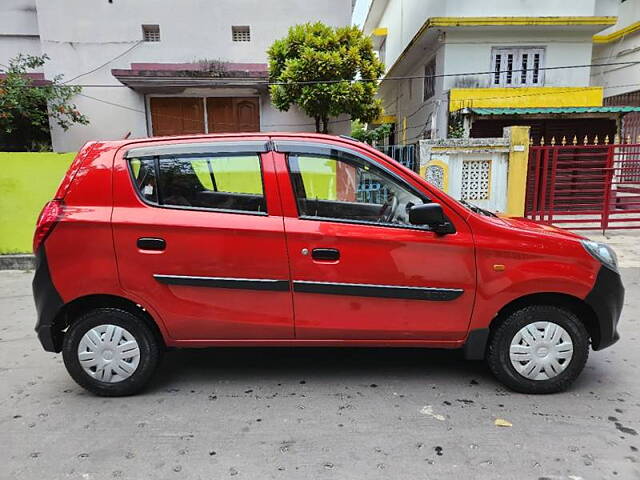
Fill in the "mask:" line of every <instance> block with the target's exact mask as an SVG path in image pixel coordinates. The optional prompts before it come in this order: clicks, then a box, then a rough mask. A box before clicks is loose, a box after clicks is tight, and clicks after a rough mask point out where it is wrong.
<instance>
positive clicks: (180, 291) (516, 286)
mask: <svg viewBox="0 0 640 480" xmlns="http://www.w3.org/2000/svg"><path fill="white" fill-rule="evenodd" d="M33 247H34V251H35V253H36V256H37V269H36V274H35V278H34V281H33V292H34V297H35V302H36V306H37V311H38V322H37V326H36V331H37V333H38V337H39V339H40V341H41V343H42V345H43V347H44V349H45V350H47V351H51V352H60V351H62V353H63V358H64V362H65V365H66V367H67V369H68V371H69V373H70V374H71V376H72V377H73V379H74V380H75V381H76V382H77V383H79V384H80V385H82V386H83V387H85V388H86V389H88V390H90V391H92V392H95V393H97V394H99V395H111V396H115V395H127V394H132V393H134V392H136V391H138V390H139V389H141V388H142V387H143V386H144V385H145V384H146V383H147V382H148V381H149V379H150V378H151V376H152V374H153V372H154V370H155V369H156V367H157V365H158V363H159V361H160V358H161V354H162V352H163V350H164V349H166V348H167V347H212V346H238V347H240V346H242V347H249V346H292V345H295V346H298V345H299V346H385V347H435V348H461V349H463V350H464V353H465V356H466V358H469V359H483V358H486V359H487V361H488V364H489V367H490V369H491V371H492V372H493V373H494V374H495V376H496V377H497V378H498V379H499V380H501V381H502V382H503V383H505V384H506V385H508V386H509V387H511V388H512V389H514V390H517V391H520V392H527V393H550V392H556V391H560V390H562V389H564V388H566V387H567V386H568V385H569V384H570V383H571V382H572V381H573V380H574V379H575V378H576V377H577V376H578V375H579V373H580V372H581V371H582V369H583V367H584V365H585V362H586V361H587V356H588V353H589V344H591V346H592V348H593V349H594V350H600V349H603V348H605V347H608V346H609V345H611V344H613V343H614V342H615V341H616V340H617V339H618V334H617V332H616V324H617V322H618V318H619V316H620V310H621V308H622V304H623V295H624V289H623V286H622V283H621V280H620V275H619V273H618V271H617V266H616V257H615V254H614V252H613V251H612V250H611V249H610V248H609V247H607V246H606V245H603V244H598V243H594V242H590V241H588V240H586V239H584V238H582V237H580V236H578V235H575V234H573V233H570V232H567V231H564V230H561V229H558V228H553V227H549V226H543V225H539V224H536V223H533V222H529V221H526V220H524V219H516V218H505V217H500V216H496V215H494V214H492V213H490V212H487V211H484V210H482V209H480V208H478V207H475V206H473V205H470V204H462V203H459V202H457V201H456V200H454V199H452V198H451V197H449V196H447V195H446V194H445V193H443V192H442V191H440V190H438V189H436V188H434V187H433V186H432V185H430V184H429V183H427V182H426V181H425V180H424V179H423V178H421V177H420V176H418V175H416V174H415V173H414V172H412V171H410V170H409V169H407V168H405V167H403V166H402V165H400V164H398V163H396V162H395V161H393V160H391V159H390V158H388V157H386V156H385V155H383V154H381V153H380V152H379V151H377V150H375V149H373V148H371V147H369V146H368V145H365V144H363V143H360V142H357V141H354V140H351V139H348V138H343V137H333V136H327V135H316V134H242V135H212V136H193V137H174V138H154V139H145V140H135V141H133V140H128V141H119V142H94V143H89V144H87V145H86V146H85V147H84V148H83V149H82V150H81V151H80V153H79V154H78V156H77V157H76V159H75V161H74V162H73V164H72V165H71V167H70V169H69V171H68V173H67V175H66V177H65V178H64V180H63V181H62V184H61V185H60V187H59V189H58V191H57V193H56V195H55V198H54V199H53V200H52V201H51V202H49V203H48V204H47V205H46V206H45V207H44V209H43V211H42V213H41V215H40V218H39V220H38V225H37V229H36V232H35V237H34V246H33Z"/></svg>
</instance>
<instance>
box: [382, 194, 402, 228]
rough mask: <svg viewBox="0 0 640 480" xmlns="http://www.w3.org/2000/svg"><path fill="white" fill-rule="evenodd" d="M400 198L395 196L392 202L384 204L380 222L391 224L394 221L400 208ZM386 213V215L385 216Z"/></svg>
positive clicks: (388, 201)
mask: <svg viewBox="0 0 640 480" xmlns="http://www.w3.org/2000/svg"><path fill="white" fill-rule="evenodd" d="M398 203H399V202H398V197H396V196H395V195H393V196H392V197H391V200H387V201H386V202H384V204H383V205H382V207H380V213H379V214H378V216H379V220H378V221H379V222H384V223H390V222H391V220H393V217H394V216H395V214H396V210H397V208H398ZM385 213H386V215H385Z"/></svg>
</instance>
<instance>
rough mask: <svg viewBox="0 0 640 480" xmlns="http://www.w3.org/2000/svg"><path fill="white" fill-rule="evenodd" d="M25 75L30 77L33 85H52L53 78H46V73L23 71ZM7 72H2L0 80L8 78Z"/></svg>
mask: <svg viewBox="0 0 640 480" xmlns="http://www.w3.org/2000/svg"><path fill="white" fill-rule="evenodd" d="M22 75H23V77H25V78H28V79H29V81H30V82H31V85H33V86H35V87H42V86H45V85H51V80H47V79H46V78H44V73H23V74H22ZM6 76H7V74H6V73H0V80H2V79H4V78H6Z"/></svg>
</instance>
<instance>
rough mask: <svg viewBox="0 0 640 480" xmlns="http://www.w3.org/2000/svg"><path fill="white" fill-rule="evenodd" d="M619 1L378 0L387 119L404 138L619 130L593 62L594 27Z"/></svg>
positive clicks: (369, 30)
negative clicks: (511, 130) (522, 127)
mask: <svg viewBox="0 0 640 480" xmlns="http://www.w3.org/2000/svg"><path fill="white" fill-rule="evenodd" d="M618 3H619V0H580V1H579V2H560V1H557V0H520V1H517V2H514V1H507V0H502V1H493V2H479V1H476V0H447V1H446V2H444V1H440V0H372V1H371V4H370V7H369V11H368V14H367V17H366V20H365V22H364V26H363V28H364V31H365V33H366V34H368V35H371V36H372V38H373V39H374V44H375V46H376V49H377V50H379V54H380V57H381V58H382V59H383V60H384V62H385V64H386V68H387V69H386V73H385V76H384V78H383V80H382V83H381V87H380V97H381V98H382V99H383V104H384V107H385V116H384V117H383V118H382V119H381V121H386V122H393V123H395V126H396V127H395V132H396V139H395V140H396V143H403V144H406V143H414V142H416V141H417V140H419V139H422V138H437V137H446V136H448V135H449V134H451V132H450V131H449V127H450V126H451V125H454V126H456V127H458V128H464V129H465V132H464V133H466V135H470V136H476V137H485V136H500V134H501V131H502V127H503V126H506V125H513V124H516V125H517V124H527V125H530V126H531V128H532V133H533V136H534V138H535V137H538V138H539V137H541V136H547V138H551V137H552V136H560V137H561V136H564V135H566V136H571V137H573V136H574V135H577V136H578V137H579V138H582V136H583V135H585V134H588V135H589V136H590V137H591V136H592V135H593V134H594V133H595V134H601V135H602V137H601V138H604V136H605V135H607V134H610V133H615V131H616V121H617V120H618V118H619V116H620V115H621V114H619V113H617V112H614V113H611V112H609V113H605V112H603V111H600V110H602V109H601V108H600V110H598V108H599V107H602V105H603V89H602V87H601V85H603V83H602V82H595V85H594V83H593V82H592V80H593V79H592V77H591V69H590V67H589V65H590V64H591V62H592V49H593V43H592V42H593V36H594V35H595V34H599V32H602V31H603V30H604V29H607V28H612V27H613V26H614V25H615V24H616V22H617V18H616V15H617V14H618V10H617V4H618ZM628 3H629V4H631V3H634V4H635V5H637V3H638V0H628ZM634 8H635V7H634ZM635 14H636V20H637V12H636V13H635ZM605 33H606V32H605ZM578 66H582V67H578ZM556 67H560V68H557V69H556ZM566 67H571V68H566ZM637 78H640V76H637ZM568 107H578V108H579V109H578V111H577V112H576V111H570V110H567V108H568ZM582 107H595V109H596V111H595V112H591V113H585V112H583V111H582V110H580V108H582ZM531 108H538V109H540V110H537V111H534V113H531V112H526V111H524V110H523V109H531ZM563 109H565V110H563ZM574 110H575V109H574ZM452 114H459V115H458V116H457V117H456V116H455V115H454V116H453V117H452ZM461 119H464V123H462V121H461Z"/></svg>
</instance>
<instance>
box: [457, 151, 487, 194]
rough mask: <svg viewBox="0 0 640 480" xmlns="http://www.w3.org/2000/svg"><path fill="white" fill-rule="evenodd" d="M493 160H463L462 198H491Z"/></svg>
mask: <svg viewBox="0 0 640 480" xmlns="http://www.w3.org/2000/svg"><path fill="white" fill-rule="evenodd" d="M490 182H491V160H465V161H463V162H462V188H461V195H460V198H461V199H462V200H489V189H490Z"/></svg>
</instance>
